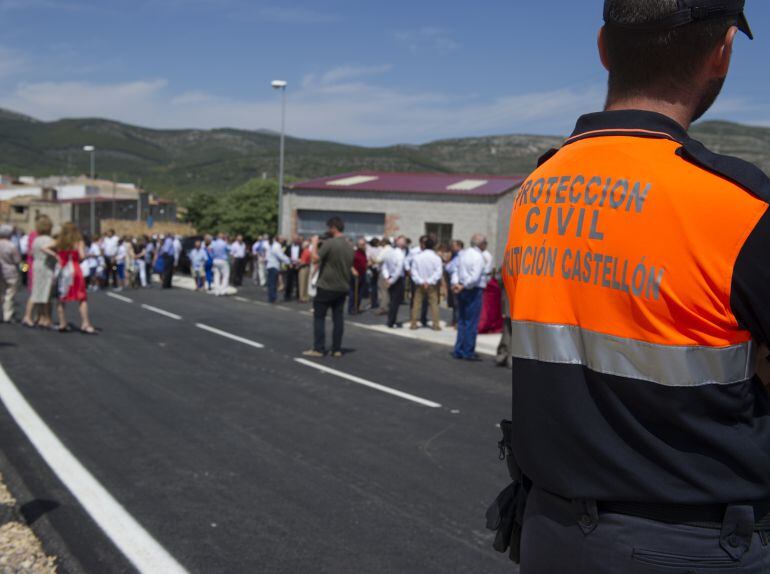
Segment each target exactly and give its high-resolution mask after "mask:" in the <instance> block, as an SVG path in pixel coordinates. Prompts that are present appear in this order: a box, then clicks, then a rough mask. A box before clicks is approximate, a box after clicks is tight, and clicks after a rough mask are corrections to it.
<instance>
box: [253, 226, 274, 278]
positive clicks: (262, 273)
mask: <svg viewBox="0 0 770 574" xmlns="http://www.w3.org/2000/svg"><path fill="white" fill-rule="evenodd" d="M269 249H270V241H269V239H268V236H267V235H263V236H262V237H261V238H259V239H257V240H256V241H255V242H254V245H252V246H251V258H252V260H253V261H254V272H253V274H252V280H253V281H254V284H255V285H259V286H260V287H264V286H265V285H267V272H266V269H265V263H266V262H267V251H268V250H269Z"/></svg>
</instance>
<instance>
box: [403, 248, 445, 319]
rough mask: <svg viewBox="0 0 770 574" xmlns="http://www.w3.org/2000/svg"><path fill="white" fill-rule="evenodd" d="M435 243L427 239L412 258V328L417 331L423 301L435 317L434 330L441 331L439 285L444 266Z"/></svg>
mask: <svg viewBox="0 0 770 574" xmlns="http://www.w3.org/2000/svg"><path fill="white" fill-rule="evenodd" d="M435 247H436V244H435V241H434V240H433V238H432V237H426V238H425V240H424V242H423V247H422V250H421V251H420V252H419V253H417V254H416V255H415V256H414V257H413V258H412V269H411V278H412V285H414V296H413V297H414V299H413V301H412V326H411V329H413V330H414V329H417V328H418V326H417V319H418V318H419V316H420V315H421V313H422V307H423V301H424V300H425V299H427V300H428V303H429V305H430V313H431V316H432V317H433V330H434V331H440V330H441V320H440V317H439V309H438V285H439V283H440V282H441V276H442V275H443V273H444V265H443V262H442V261H441V257H439V256H438V255H437V254H436V252H435V251H434V248H435Z"/></svg>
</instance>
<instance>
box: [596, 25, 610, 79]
mask: <svg viewBox="0 0 770 574" xmlns="http://www.w3.org/2000/svg"><path fill="white" fill-rule="evenodd" d="M597 43H598V45H599V59H600V60H601V61H602V66H604V69H605V70H607V71H608V72H609V71H610V61H609V58H608V56H607V39H606V37H605V35H604V26H602V27H601V28H600V29H599V38H598V42H597Z"/></svg>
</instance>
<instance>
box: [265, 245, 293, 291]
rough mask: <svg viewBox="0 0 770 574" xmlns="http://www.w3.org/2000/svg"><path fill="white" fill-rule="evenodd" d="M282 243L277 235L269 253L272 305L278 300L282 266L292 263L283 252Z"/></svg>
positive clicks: (269, 282) (268, 278) (268, 289)
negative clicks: (279, 276)
mask: <svg viewBox="0 0 770 574" xmlns="http://www.w3.org/2000/svg"><path fill="white" fill-rule="evenodd" d="M281 241H282V238H281V236H280V235H276V236H275V238H273V242H272V243H271V244H270V249H268V251H267V259H266V261H267V264H266V267H267V300H268V302H270V303H275V302H276V301H277V300H278V275H279V274H280V273H281V266H282V265H288V264H290V263H291V260H290V259H289V258H288V257H287V256H286V254H285V253H284V252H283V245H282V244H281Z"/></svg>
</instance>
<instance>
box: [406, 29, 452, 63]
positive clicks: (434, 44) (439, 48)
mask: <svg viewBox="0 0 770 574" xmlns="http://www.w3.org/2000/svg"><path fill="white" fill-rule="evenodd" d="M394 37H395V39H396V42H398V43H399V44H401V45H402V46H405V47H406V48H407V49H408V50H409V51H410V52H411V53H412V54H419V53H423V52H432V53H434V54H438V55H440V56H447V55H449V54H451V53H453V52H456V51H457V50H459V49H460V43H459V42H457V41H456V40H455V39H454V38H453V37H452V36H451V34H450V33H449V32H448V31H447V30H444V29H442V28H436V27H434V26H423V27H422V28H418V29H415V30H400V31H398V32H396V33H395V34H394Z"/></svg>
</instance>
